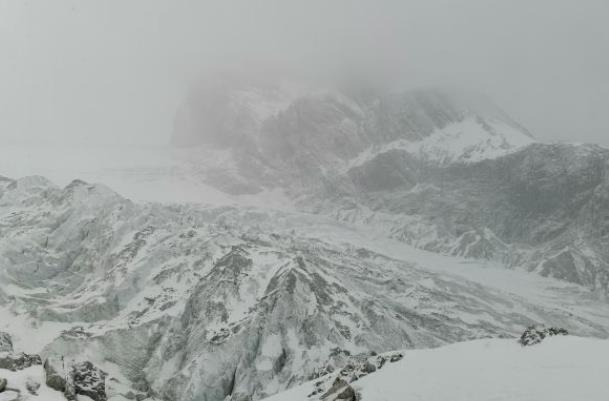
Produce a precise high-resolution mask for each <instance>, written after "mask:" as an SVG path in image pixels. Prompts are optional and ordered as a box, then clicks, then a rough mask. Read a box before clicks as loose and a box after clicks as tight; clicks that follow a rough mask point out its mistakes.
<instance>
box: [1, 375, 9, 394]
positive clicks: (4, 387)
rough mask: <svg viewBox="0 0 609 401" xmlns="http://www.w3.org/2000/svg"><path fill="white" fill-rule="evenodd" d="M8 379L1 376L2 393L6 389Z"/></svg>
mask: <svg viewBox="0 0 609 401" xmlns="http://www.w3.org/2000/svg"><path fill="white" fill-rule="evenodd" d="M7 383H8V382H7V381H6V379H4V378H0V393H2V392H3V391H4V390H6V385H7Z"/></svg>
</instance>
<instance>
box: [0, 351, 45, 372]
mask: <svg viewBox="0 0 609 401" xmlns="http://www.w3.org/2000/svg"><path fill="white" fill-rule="evenodd" d="M33 365H42V359H41V358H40V355H28V354H26V353H24V352H20V353H16V354H13V353H2V354H0V369H7V370H10V371H13V372H16V371H18V370H23V369H26V368H29V367H31V366H33Z"/></svg>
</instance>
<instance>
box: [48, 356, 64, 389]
mask: <svg viewBox="0 0 609 401" xmlns="http://www.w3.org/2000/svg"><path fill="white" fill-rule="evenodd" d="M44 373H45V376H46V381H45V382H46V385H47V386H49V387H50V388H52V389H54V390H57V391H61V392H62V393H63V392H64V391H65V390H66V370H65V367H64V361H63V357H59V356H50V357H48V358H47V359H46V360H45V361H44Z"/></svg>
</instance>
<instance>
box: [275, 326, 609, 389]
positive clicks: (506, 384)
mask: <svg viewBox="0 0 609 401" xmlns="http://www.w3.org/2000/svg"><path fill="white" fill-rule="evenodd" d="M403 354H404V358H403V359H402V360H401V361H398V362H395V363H390V364H388V365H387V366H385V367H384V368H383V369H381V370H379V371H377V372H376V373H372V374H369V375H368V376H365V377H364V378H362V379H360V380H358V381H356V382H354V383H352V386H353V388H354V389H355V390H356V392H358V393H359V394H360V397H361V398H360V399H361V400H362V401H395V400H409V401H410V400H412V401H415V400H421V401H491V400H492V401H573V400H585V401H606V400H607V399H609V388H608V387H607V372H609V341H606V340H597V339H588V338H581V337H571V336H566V337H554V338H548V339H546V340H545V341H544V342H543V343H541V344H539V345H537V346H533V347H522V346H521V345H519V344H518V343H517V342H516V340H512V339H509V340H477V341H470V342H464V343H458V344H453V345H449V346H445V347H442V348H436V349H424V350H408V351H404V352H403ZM313 389H314V383H313V382H311V383H307V384H304V385H302V386H300V387H297V388H294V389H292V390H289V391H286V392H284V393H281V394H278V395H276V396H273V397H270V398H268V399H267V401H299V400H303V401H304V400H316V399H319V397H320V395H317V396H313V397H308V395H309V394H310V393H311V392H312V390H313Z"/></svg>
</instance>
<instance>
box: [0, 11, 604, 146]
mask: <svg viewBox="0 0 609 401" xmlns="http://www.w3.org/2000/svg"><path fill="white" fill-rule="evenodd" d="M608 16H609V1H606V0H598V1H597V0H581V1H574V0H572V1H562V0H511V1H508V0H504V1H493V0H453V1H449V0H444V1H439V0H437V1H434V0H411V1H409V0H400V1H389V0H386V1H379V0H376V1H373V0H369V1H356V0H333V1H327V0H323V1H322V0H314V1H298V2H296V1H286V0H274V1H270V0H269V1H214V2H209V1H188V0H165V1H159V0H127V1H125V0H105V1H98V0H54V1H34V0H0V59H1V60H2V62H0V139H2V140H4V141H22V142H32V141H34V142H41V141H44V142H54V143H57V142H60V143H61V142H67V141H70V142H89V141H94V142H103V143H144V144H160V143H165V142H167V141H168V138H169V135H170V133H171V126H172V120H173V116H174V112H175V109H176V107H177V105H178V103H179V102H180V100H181V99H182V97H183V96H184V95H185V93H186V91H187V90H188V87H189V85H190V84H191V83H192V82H193V81H195V80H196V79H197V78H198V77H200V76H204V75H207V74H210V73H213V72H214V71H225V70H231V71H234V70H248V71H252V73H253V74H255V75H263V76H264V75H268V76H270V77H276V76H281V75H286V76H296V77H297V78H298V79H312V80H321V81H323V82H325V81H328V82H333V81H337V80H340V79H345V77H348V78H350V79H356V80H363V81H367V82H370V83H373V84H377V83H378V84H383V85H391V86H396V87H414V86H421V85H428V84H431V85H450V86H461V87H465V88H471V89H474V90H477V91H481V92H484V93H486V94H488V95H489V96H491V97H492V98H494V99H495V100H496V102H497V103H498V104H500V105H501V106H503V108H504V109H506V111H508V112H509V113H511V114H512V115H513V116H514V117H515V118H516V119H518V120H520V121H521V122H522V123H523V124H524V125H525V126H527V127H528V128H529V129H530V130H531V131H532V132H533V133H534V134H535V135H536V136H538V137H539V138H543V139H551V140H570V141H589V142H600V143H604V144H605V145H609V119H608V118H606V117H605V114H606V112H607V110H608V109H609V79H608V77H607V75H608V71H609V24H607V23H606V19H607V17H608Z"/></svg>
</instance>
